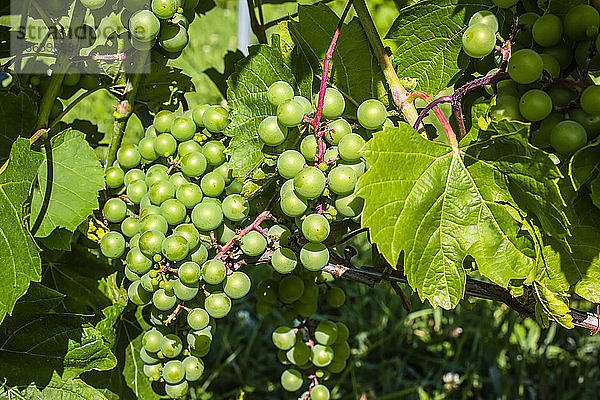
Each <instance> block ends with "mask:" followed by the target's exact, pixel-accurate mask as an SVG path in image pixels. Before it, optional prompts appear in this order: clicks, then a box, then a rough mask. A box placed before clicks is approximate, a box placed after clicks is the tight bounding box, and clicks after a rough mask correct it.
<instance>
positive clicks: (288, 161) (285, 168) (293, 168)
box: [277, 150, 305, 179]
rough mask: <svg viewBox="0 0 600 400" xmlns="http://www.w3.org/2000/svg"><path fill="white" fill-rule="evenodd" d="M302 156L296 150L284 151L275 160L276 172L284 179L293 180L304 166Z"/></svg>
mask: <svg viewBox="0 0 600 400" xmlns="http://www.w3.org/2000/svg"><path fill="white" fill-rule="evenodd" d="M304 162H305V159H304V156H303V155H302V154H301V153H299V152H297V151H296V150H286V151H284V152H283V153H281V154H280V155H279V157H278V158H277V172H279V175H281V176H282V177H284V178H285V179H292V178H294V177H295V176H296V175H297V174H298V173H299V172H300V171H301V170H302V168H303V166H304Z"/></svg>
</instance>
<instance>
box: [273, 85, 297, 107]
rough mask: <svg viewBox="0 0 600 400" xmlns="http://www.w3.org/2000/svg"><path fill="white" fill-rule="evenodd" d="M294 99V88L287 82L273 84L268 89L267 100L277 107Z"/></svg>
mask: <svg viewBox="0 0 600 400" xmlns="http://www.w3.org/2000/svg"><path fill="white" fill-rule="evenodd" d="M293 98H294V88H292V86H291V85H290V84H289V83H287V82H285V81H277V82H273V83H272V84H271V85H270V86H269V88H268V89H267V100H268V101H269V103H271V104H272V105H274V106H275V107H277V106H278V105H279V104H280V103H282V102H284V101H286V100H291V99H293Z"/></svg>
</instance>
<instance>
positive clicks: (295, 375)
mask: <svg viewBox="0 0 600 400" xmlns="http://www.w3.org/2000/svg"><path fill="white" fill-rule="evenodd" d="M302 383H303V380H302V374H301V373H300V371H298V370H297V369H286V370H285V371H283V373H282V374H281V386H282V387H283V389H285V390H287V391H288V392H295V391H296V390H298V389H300V388H301V387H302Z"/></svg>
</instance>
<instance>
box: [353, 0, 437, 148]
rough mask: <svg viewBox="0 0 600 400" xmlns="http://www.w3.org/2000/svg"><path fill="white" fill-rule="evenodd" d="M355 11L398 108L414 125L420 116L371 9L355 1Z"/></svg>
mask: <svg viewBox="0 0 600 400" xmlns="http://www.w3.org/2000/svg"><path fill="white" fill-rule="evenodd" d="M354 11H356V15H358V19H359V20H360V23H361V25H362V27H363V29H364V30H365V33H366V35H367V39H368V40H369V43H370V44H371V48H372V49H373V52H374V53H375V57H376V58H377V62H378V63H379V67H380V68H381V69H382V71H383V75H384V76H385V80H386V81H387V83H388V86H389V88H390V91H391V92H392V98H393V100H394V104H396V107H398V109H399V110H400V111H401V112H402V115H403V116H404V119H405V120H406V121H407V122H408V123H409V124H411V125H414V124H415V122H416V121H417V119H418V118H419V114H418V113H417V109H416V108H415V106H414V105H413V104H412V103H411V102H409V101H408V97H409V93H408V91H407V90H406V89H405V88H404V86H403V85H402V82H400V78H398V75H397V74H396V70H394V66H393V65H392V61H391V60H390V58H389V57H388V55H387V53H386V51H385V48H384V47H383V42H382V41H381V38H380V37H379V33H378V32H377V29H376V28H375V24H374V23H373V18H372V17H371V14H370V13H369V9H368V8H367V4H366V3H365V0H354ZM421 134H422V135H423V137H426V134H425V131H424V130H423V131H422V132H421Z"/></svg>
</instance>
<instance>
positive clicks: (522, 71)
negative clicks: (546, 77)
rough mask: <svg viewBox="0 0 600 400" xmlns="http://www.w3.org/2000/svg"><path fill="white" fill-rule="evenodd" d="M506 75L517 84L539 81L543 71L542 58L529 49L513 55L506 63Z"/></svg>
mask: <svg viewBox="0 0 600 400" xmlns="http://www.w3.org/2000/svg"><path fill="white" fill-rule="evenodd" d="M507 70H508V74H509V75H510V77H511V78H512V79H513V80H514V81H515V82H517V83H520V84H529V83H533V82H535V81H537V80H539V79H540V78H541V77H542V71H543V70H544V62H543V61H542V57H540V55H539V54H538V53H536V52H535V51H533V50H531V49H521V50H518V51H516V52H515V53H513V55H512V56H511V57H510V60H509V61H508V68H507Z"/></svg>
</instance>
